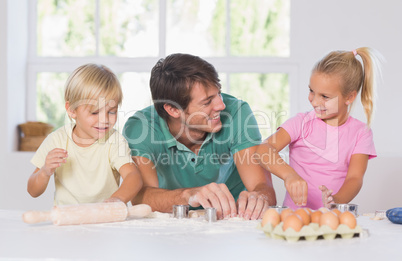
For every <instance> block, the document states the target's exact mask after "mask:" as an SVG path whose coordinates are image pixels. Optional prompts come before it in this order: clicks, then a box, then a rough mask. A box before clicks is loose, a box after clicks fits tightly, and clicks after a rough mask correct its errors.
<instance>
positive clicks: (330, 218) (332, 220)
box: [320, 211, 339, 230]
mask: <svg viewBox="0 0 402 261" xmlns="http://www.w3.org/2000/svg"><path fill="white" fill-rule="evenodd" d="M323 225H327V226H329V227H330V228H331V229H332V230H335V229H337V228H338V225H339V218H338V216H337V215H336V214H335V213H334V212H332V211H329V212H325V213H322V215H321V218H320V227H321V226H323Z"/></svg>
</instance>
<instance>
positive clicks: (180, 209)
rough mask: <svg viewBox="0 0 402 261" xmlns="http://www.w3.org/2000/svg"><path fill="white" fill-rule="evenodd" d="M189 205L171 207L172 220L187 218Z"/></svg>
mask: <svg viewBox="0 0 402 261" xmlns="http://www.w3.org/2000/svg"><path fill="white" fill-rule="evenodd" d="M189 208H190V207H189V205H173V217H174V218H179V219H181V218H188V210H189Z"/></svg>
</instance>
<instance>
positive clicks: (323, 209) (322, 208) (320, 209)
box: [318, 207, 329, 213]
mask: <svg viewBox="0 0 402 261" xmlns="http://www.w3.org/2000/svg"><path fill="white" fill-rule="evenodd" d="M318 210H319V211H321V212H322V213H325V212H328V211H329V209H328V208H324V207H321V208H319V209H318Z"/></svg>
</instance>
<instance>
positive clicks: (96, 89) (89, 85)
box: [64, 63, 123, 109]
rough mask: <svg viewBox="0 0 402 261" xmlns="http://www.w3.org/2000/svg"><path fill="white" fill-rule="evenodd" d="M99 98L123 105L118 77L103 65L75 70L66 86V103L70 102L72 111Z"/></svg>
mask: <svg viewBox="0 0 402 261" xmlns="http://www.w3.org/2000/svg"><path fill="white" fill-rule="evenodd" d="M99 98H104V99H105V100H106V101H110V100H115V101H116V102H117V104H118V105H121V102H122V100H123V92H122V90H121V86H120V82H119V80H118V79H117V76H116V75H115V74H114V73H113V72H112V71H111V70H110V69H109V68H108V67H106V66H104V65H101V64H92V63H90V64H85V65H82V66H80V67H78V68H77V69H75V70H74V72H73V73H71V75H70V76H69V77H68V79H67V82H66V84H65V92H64V100H65V102H69V103H70V106H72V109H75V108H76V107H78V106H79V105H82V104H83V102H84V101H88V100H98V99H99ZM92 105H94V104H92Z"/></svg>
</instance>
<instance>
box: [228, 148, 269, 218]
mask: <svg viewBox="0 0 402 261" xmlns="http://www.w3.org/2000/svg"><path fill="white" fill-rule="evenodd" d="M257 147H258V146H253V147H250V148H247V149H243V150H241V151H239V152H237V153H235V154H234V161H235V164H236V167H237V170H238V172H239V175H240V178H241V179H242V181H243V183H244V185H245V187H246V189H247V191H243V192H242V193H240V196H239V199H238V207H239V209H238V214H239V216H240V217H243V218H245V219H258V218H261V217H262V215H263V214H264V211H265V210H266V209H268V206H272V205H276V196H275V190H274V188H273V185H272V177H271V173H269V172H268V171H266V170H264V169H263V168H262V167H261V166H260V165H259V163H258V162H257V161H256V160H255V159H253V154H254V153H255V152H256V149H257Z"/></svg>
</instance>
